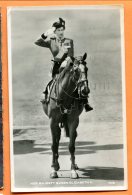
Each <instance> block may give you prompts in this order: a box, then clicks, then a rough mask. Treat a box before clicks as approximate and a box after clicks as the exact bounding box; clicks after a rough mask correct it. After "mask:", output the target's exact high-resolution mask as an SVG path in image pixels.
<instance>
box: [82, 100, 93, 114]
mask: <svg viewBox="0 0 132 195" xmlns="http://www.w3.org/2000/svg"><path fill="white" fill-rule="evenodd" d="M84 108H85V111H86V112H89V111H91V110H93V108H92V107H91V106H90V105H89V102H88V99H85V100H84Z"/></svg>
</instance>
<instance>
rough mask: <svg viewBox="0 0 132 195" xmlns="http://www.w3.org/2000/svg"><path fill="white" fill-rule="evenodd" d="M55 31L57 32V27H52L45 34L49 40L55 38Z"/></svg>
mask: <svg viewBox="0 0 132 195" xmlns="http://www.w3.org/2000/svg"><path fill="white" fill-rule="evenodd" d="M54 31H55V27H52V28H50V29H49V30H47V31H46V32H45V33H44V36H46V37H49V38H55V37H56V34H55V33H54Z"/></svg>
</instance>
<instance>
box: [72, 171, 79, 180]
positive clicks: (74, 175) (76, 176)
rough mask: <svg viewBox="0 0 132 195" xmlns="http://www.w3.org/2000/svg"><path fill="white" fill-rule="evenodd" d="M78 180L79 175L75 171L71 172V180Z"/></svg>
mask: <svg viewBox="0 0 132 195" xmlns="http://www.w3.org/2000/svg"><path fill="white" fill-rule="evenodd" d="M78 178H79V175H78V173H77V172H76V171H72V172H71V179H78Z"/></svg>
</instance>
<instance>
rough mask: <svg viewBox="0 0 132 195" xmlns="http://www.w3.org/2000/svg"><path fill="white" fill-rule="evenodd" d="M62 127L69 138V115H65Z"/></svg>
mask: <svg viewBox="0 0 132 195" xmlns="http://www.w3.org/2000/svg"><path fill="white" fill-rule="evenodd" d="M62 125H63V126H62V127H64V130H65V133H66V137H69V128H68V124H67V114H64V115H63V119H62Z"/></svg>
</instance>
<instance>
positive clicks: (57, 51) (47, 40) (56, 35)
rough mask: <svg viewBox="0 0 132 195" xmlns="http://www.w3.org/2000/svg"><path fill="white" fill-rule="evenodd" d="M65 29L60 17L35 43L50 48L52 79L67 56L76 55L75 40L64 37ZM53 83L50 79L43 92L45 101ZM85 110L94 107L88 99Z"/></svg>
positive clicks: (63, 64)
mask: <svg viewBox="0 0 132 195" xmlns="http://www.w3.org/2000/svg"><path fill="white" fill-rule="evenodd" d="M64 31H65V21H64V20H63V19H62V18H59V21H57V22H54V23H53V25H52V28H51V29H49V30H47V31H46V32H45V33H43V34H42V35H41V38H40V39H38V40H37V41H36V42H35V44H36V45H38V46H41V47H46V48H49V49H50V51H51V53H52V55H53V57H54V59H53V60H52V61H53V62H54V63H53V68H52V80H53V79H54V78H55V76H56V74H58V73H59V68H60V66H62V67H64V66H65V65H66V63H67V58H68V57H69V56H74V46H73V40H72V39H69V38H65V37H64ZM51 83H52V81H50V82H49V83H48V85H47V87H46V90H45V91H44V92H43V93H44V94H45V99H44V100H43V101H44V102H45V101H47V97H48V86H49V85H50V84H51ZM84 104H85V110H86V111H90V110H92V109H93V108H92V107H91V106H90V105H89V104H88V101H85V102H84Z"/></svg>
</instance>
